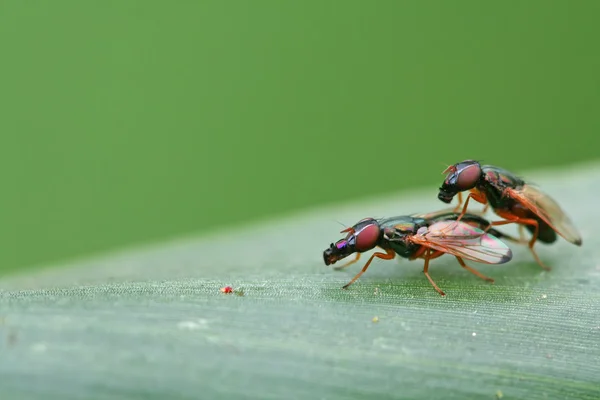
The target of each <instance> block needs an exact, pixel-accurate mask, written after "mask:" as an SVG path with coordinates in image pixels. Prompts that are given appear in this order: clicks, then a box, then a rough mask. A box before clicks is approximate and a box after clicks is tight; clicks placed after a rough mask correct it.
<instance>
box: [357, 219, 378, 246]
mask: <svg viewBox="0 0 600 400" xmlns="http://www.w3.org/2000/svg"><path fill="white" fill-rule="evenodd" d="M380 231H381V230H380V228H379V225H378V224H376V223H372V224H369V225H366V226H365V227H363V228H362V229H361V230H360V231H359V232H357V233H356V234H355V237H356V250H357V251H367V250H371V249H372V248H373V247H375V245H376V244H377V240H378V239H379V233H380Z"/></svg>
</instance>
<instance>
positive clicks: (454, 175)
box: [438, 160, 582, 270]
mask: <svg viewBox="0 0 600 400" xmlns="http://www.w3.org/2000/svg"><path fill="white" fill-rule="evenodd" d="M444 173H446V174H448V175H447V176H446V179H445V180H444V183H443V184H442V186H441V187H440V191H439V194H438V198H439V199H440V200H441V201H443V202H444V203H450V202H451V201H452V199H453V198H454V196H456V195H458V196H457V197H458V205H457V207H456V209H455V210H456V211H458V210H460V208H461V204H462V195H461V192H464V191H469V195H468V197H467V199H466V201H465V203H464V206H463V207H462V212H461V215H464V214H466V212H467V206H468V204H469V200H470V199H473V200H475V201H477V202H479V203H481V204H484V206H485V207H484V211H485V210H487V209H488V207H489V206H491V207H492V209H493V210H494V212H495V213H496V214H497V215H498V216H500V217H502V218H503V219H504V220H503V221H494V222H491V225H494V226H497V225H505V224H510V223H516V224H519V226H520V227H521V238H522V241H525V242H528V245H529V249H530V251H531V253H532V254H533V257H534V258H535V260H536V261H537V263H538V264H539V265H540V266H541V267H542V268H544V269H547V270H549V269H550V268H549V267H547V266H546V265H544V263H542V261H541V260H540V258H539V257H538V255H537V253H536V251H535V250H534V249H533V245H534V244H535V242H536V241H538V240H539V241H540V242H542V243H553V242H555V241H556V238H557V237H556V234H557V233H558V234H559V235H560V236H562V237H563V238H565V239H566V240H567V241H569V242H571V243H573V244H574V245H576V246H581V243H582V239H581V235H580V234H579V232H578V230H577V228H576V227H575V225H574V224H573V222H572V221H571V220H570V219H569V217H568V216H567V215H566V214H565V212H564V211H563V210H562V209H561V208H560V206H559V205H558V204H557V203H556V201H554V200H553V199H552V198H551V197H550V196H548V195H547V194H545V193H544V192H542V191H541V190H540V189H538V188H537V187H535V186H533V185H531V184H529V183H526V182H525V181H524V180H522V179H521V178H519V177H517V176H516V175H514V174H513V173H511V172H509V171H507V170H505V169H502V168H499V167H495V166H492V165H481V164H479V162H477V161H474V160H465V161H462V162H460V163H458V164H454V165H451V166H449V167H448V168H447V169H446V170H445V171H444ZM458 220H460V218H459V219H458ZM523 226H524V227H525V228H526V229H527V230H528V231H529V232H530V233H531V234H532V237H531V239H530V240H529V241H527V240H526V239H524V236H523V232H522V227H523Z"/></svg>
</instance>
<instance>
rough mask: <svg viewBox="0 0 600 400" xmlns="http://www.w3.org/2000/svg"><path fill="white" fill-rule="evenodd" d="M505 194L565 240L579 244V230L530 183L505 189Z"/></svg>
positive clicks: (551, 201) (552, 201) (560, 209)
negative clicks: (531, 212) (518, 187)
mask: <svg viewBox="0 0 600 400" xmlns="http://www.w3.org/2000/svg"><path fill="white" fill-rule="evenodd" d="M506 194H507V195H508V196H510V197H512V198H513V199H515V200H517V201H518V202H520V203H521V204H523V205H524V206H525V207H527V208H528V209H530V210H531V211H533V212H534V213H535V214H536V215H537V216H539V217H540V218H541V219H542V220H543V221H544V222H545V223H547V224H548V225H550V227H551V228H552V229H554V230H555V231H556V233H558V234H559V235H560V236H562V237H563V238H565V240H568V241H569V242H571V243H573V244H575V245H577V246H581V242H582V240H581V235H580V234H579V231H578V230H577V228H576V227H575V225H574V224H573V222H572V221H571V219H570V218H569V217H568V216H567V214H565V212H564V211H563V210H562V208H560V206H559V205H558V203H557V202H556V201H554V199H552V197H550V196H548V195H547V194H546V193H544V192H542V191H541V190H540V189H538V188H537V187H535V186H532V185H524V186H523V187H522V188H521V189H506Z"/></svg>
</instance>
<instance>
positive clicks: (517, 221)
mask: <svg viewBox="0 0 600 400" xmlns="http://www.w3.org/2000/svg"><path fill="white" fill-rule="evenodd" d="M500 216H501V217H503V218H506V220H504V221H494V222H491V224H490V226H491V225H494V226H498V225H506V224H524V225H532V226H533V227H535V231H534V232H533V236H532V237H531V240H529V243H528V247H529V251H531V254H532V255H533V258H535V261H536V262H537V263H538V264H539V266H540V267H542V268H544V269H545V270H546V271H550V270H551V268H550V267H548V266H547V265H546V264H544V263H543V262H542V260H540V257H539V256H538V255H537V252H536V251H535V250H534V248H533V245H534V244H535V242H536V241H537V238H538V234H539V231H540V225H539V224H538V222H537V221H536V220H535V219H531V218H519V217H516V216H513V215H511V214H503V215H500Z"/></svg>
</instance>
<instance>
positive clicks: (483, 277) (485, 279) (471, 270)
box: [455, 256, 494, 283]
mask: <svg viewBox="0 0 600 400" xmlns="http://www.w3.org/2000/svg"><path fill="white" fill-rule="evenodd" d="M455 257H456V256H455ZM456 260H457V261H458V263H459V264H460V266H461V267H463V268H464V269H466V270H467V271H469V272H470V273H472V274H473V275H475V276H477V277H479V278H481V279H483V280H484V281H488V282H491V283H494V279H492V278H490V277H489V276H485V275H483V274H482V273H481V272H479V271H477V270H476V269H475V268H472V267H469V266H468V265H467V264H465V261H464V260H463V259H462V258H460V257H456Z"/></svg>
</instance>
